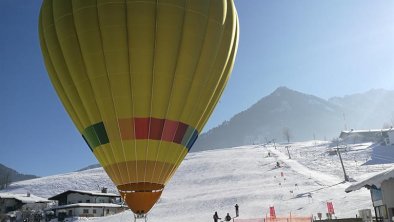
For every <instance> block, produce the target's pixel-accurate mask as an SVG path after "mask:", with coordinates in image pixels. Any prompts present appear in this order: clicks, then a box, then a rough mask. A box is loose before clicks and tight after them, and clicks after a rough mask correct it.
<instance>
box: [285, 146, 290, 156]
mask: <svg viewBox="0 0 394 222" xmlns="http://www.w3.org/2000/svg"><path fill="white" fill-rule="evenodd" d="M289 147H290V146H285V148H286V149H287V153H288V154H289V159H291V156H290V151H289Z"/></svg>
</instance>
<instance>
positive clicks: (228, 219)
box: [224, 213, 231, 221]
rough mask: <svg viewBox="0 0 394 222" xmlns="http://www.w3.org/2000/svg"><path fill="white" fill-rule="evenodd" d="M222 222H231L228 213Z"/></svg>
mask: <svg viewBox="0 0 394 222" xmlns="http://www.w3.org/2000/svg"><path fill="white" fill-rule="evenodd" d="M224 221H231V217H230V214H229V213H227V215H226V217H225V218H224Z"/></svg>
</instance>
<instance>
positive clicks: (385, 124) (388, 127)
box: [382, 122, 393, 129]
mask: <svg viewBox="0 0 394 222" xmlns="http://www.w3.org/2000/svg"><path fill="white" fill-rule="evenodd" d="M392 126H393V125H391V124H390V123H387V122H386V123H383V126H382V129H390V128H391V127H392Z"/></svg>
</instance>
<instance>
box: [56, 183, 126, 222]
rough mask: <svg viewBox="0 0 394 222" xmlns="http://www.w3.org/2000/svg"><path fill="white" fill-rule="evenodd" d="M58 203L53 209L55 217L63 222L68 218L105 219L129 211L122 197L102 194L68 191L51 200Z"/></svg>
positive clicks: (103, 191)
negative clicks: (122, 202)
mask: <svg viewBox="0 0 394 222" xmlns="http://www.w3.org/2000/svg"><path fill="white" fill-rule="evenodd" d="M49 200H54V201H57V202H58V206H55V207H52V208H51V209H50V210H51V211H53V213H54V215H55V216H56V217H57V218H59V220H63V219H64V218H67V217H103V216H108V215H112V214H116V213H119V212H122V211H124V210H125V209H127V207H126V206H123V205H121V204H120V196H119V195H117V194H113V193H107V191H106V189H103V190H102V192H95V191H81V190H68V191H65V192H63V193H61V194H58V195H56V196H53V197H51V198H49Z"/></svg>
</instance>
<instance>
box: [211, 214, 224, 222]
mask: <svg viewBox="0 0 394 222" xmlns="http://www.w3.org/2000/svg"><path fill="white" fill-rule="evenodd" d="M220 219H222V218H220V217H219V215H218V212H217V211H215V214H214V215H213V222H219V220H220Z"/></svg>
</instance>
